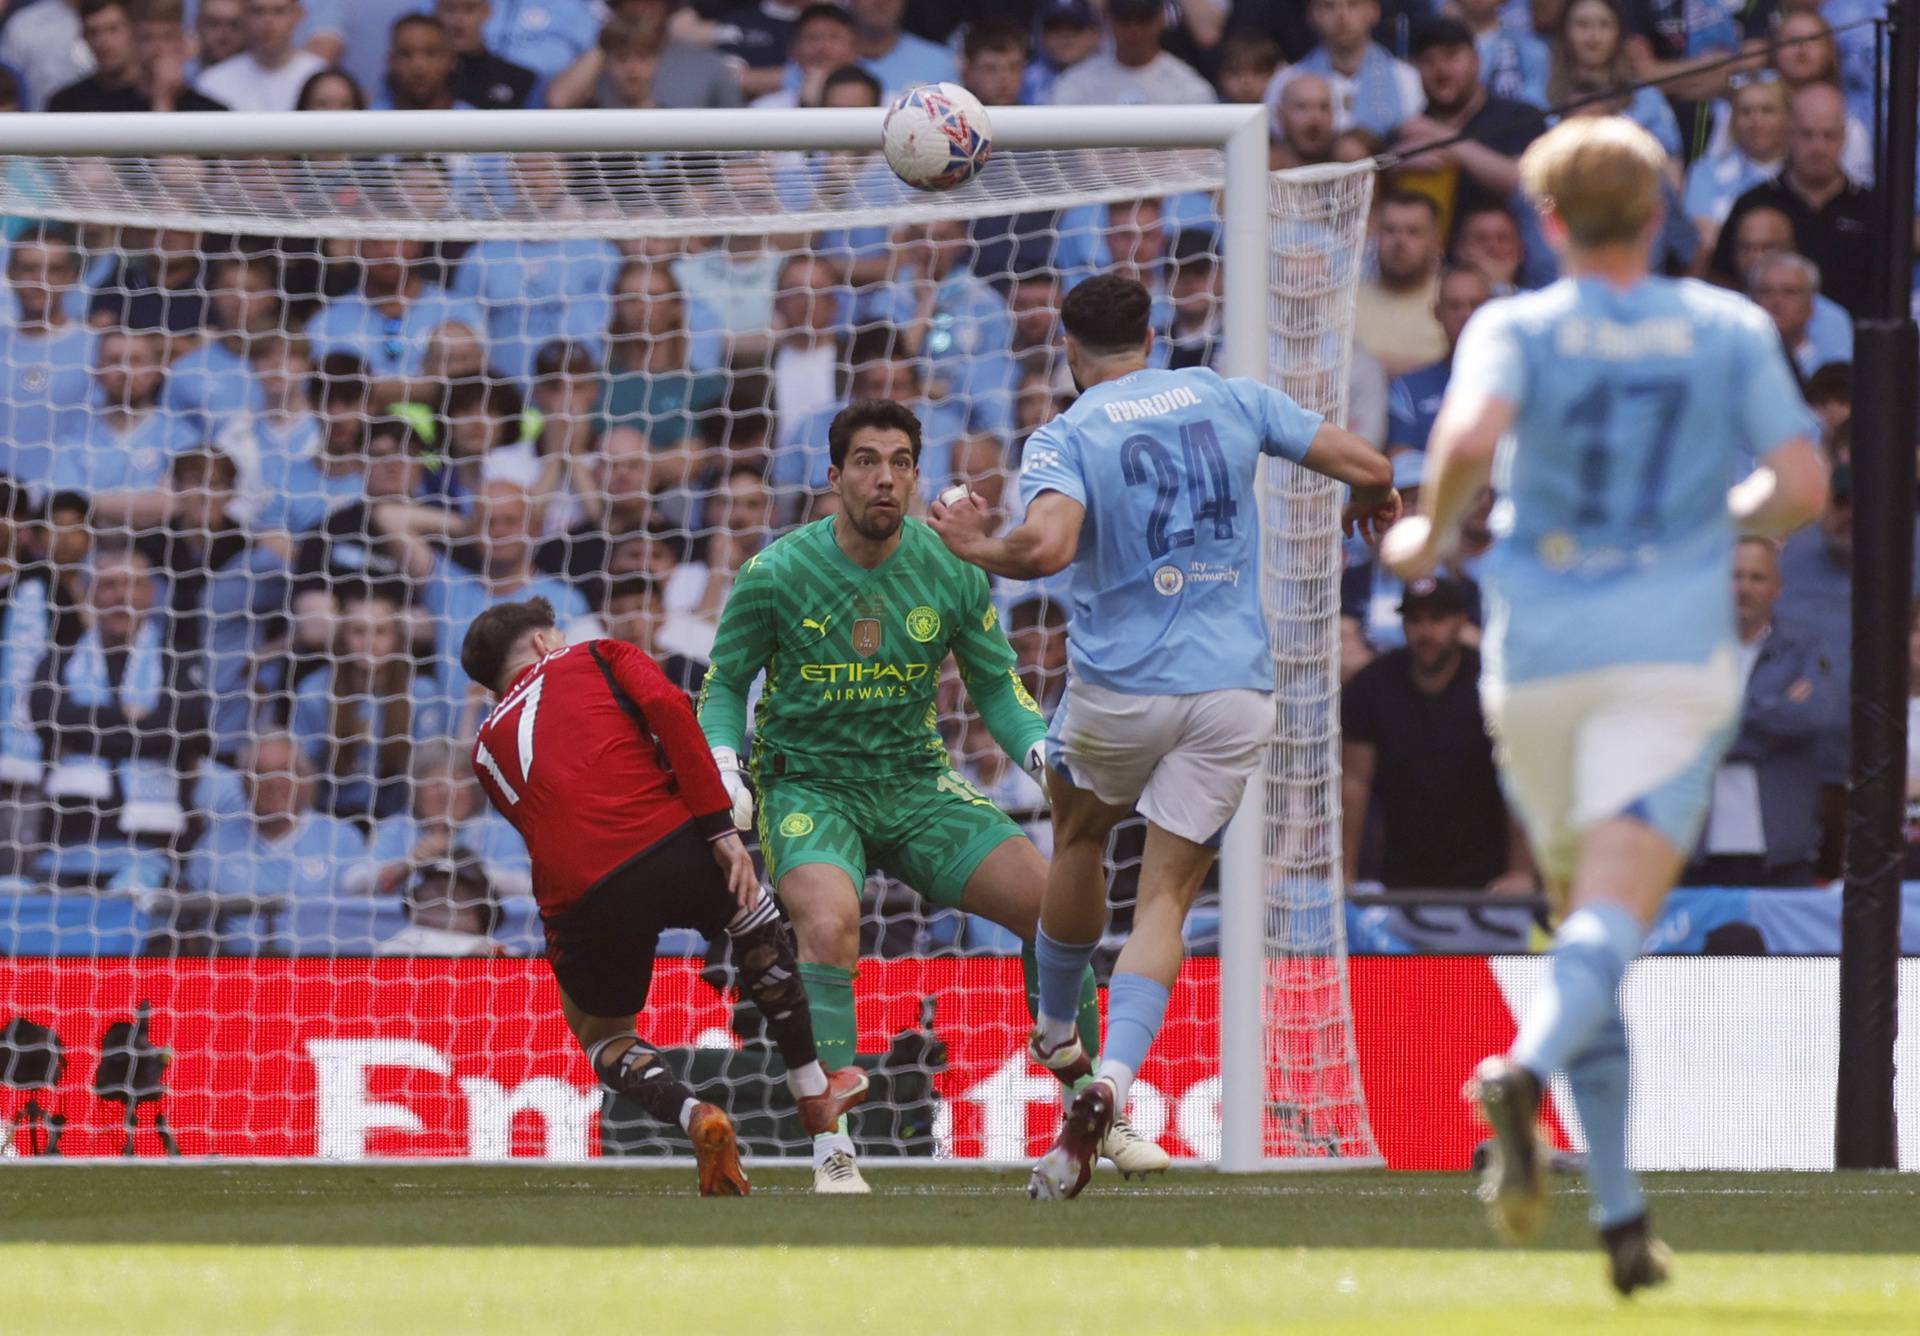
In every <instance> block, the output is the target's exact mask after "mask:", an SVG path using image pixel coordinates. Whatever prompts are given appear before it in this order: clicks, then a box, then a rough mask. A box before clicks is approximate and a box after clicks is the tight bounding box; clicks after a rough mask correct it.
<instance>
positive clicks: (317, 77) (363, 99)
mask: <svg viewBox="0 0 1920 1336" xmlns="http://www.w3.org/2000/svg"><path fill="white" fill-rule="evenodd" d="M322 79H344V80H345V81H346V85H347V91H348V92H350V93H352V94H353V109H354V110H355V111H365V110H366V109H367V95H366V94H365V93H363V92H361V91H360V84H359V81H358V80H356V79H355V78H354V77H353V76H352V75H351V74H348V73H347V72H346V71H345V70H343V69H341V68H340V67H339V66H338V65H329V66H327V67H326V68H325V69H324V70H315V71H314V72H313V73H312V74H309V75H308V76H307V81H306V82H305V83H303V84H301V85H300V96H298V97H296V98H295V99H294V100H293V109H294V110H295V111H307V110H309V108H308V106H307V99H308V98H310V97H312V96H313V90H314V86H315V85H316V84H318V83H319V82H320V81H321V80H322Z"/></svg>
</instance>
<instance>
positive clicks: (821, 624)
mask: <svg viewBox="0 0 1920 1336" xmlns="http://www.w3.org/2000/svg"><path fill="white" fill-rule="evenodd" d="M832 620H833V615H832V614H831V613H829V614H828V615H827V616H825V617H822V618H821V619H820V620H819V621H817V622H816V621H815V620H813V618H811V617H802V618H801V619H800V625H802V626H804V627H807V628H808V629H809V630H814V631H818V632H819V633H820V638H821V639H822V640H824V639H826V635H827V623H828V622H831V621H832Z"/></svg>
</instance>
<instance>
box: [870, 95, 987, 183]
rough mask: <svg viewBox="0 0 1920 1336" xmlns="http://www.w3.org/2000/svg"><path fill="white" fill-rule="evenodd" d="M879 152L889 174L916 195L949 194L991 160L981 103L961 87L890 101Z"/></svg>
mask: <svg viewBox="0 0 1920 1336" xmlns="http://www.w3.org/2000/svg"><path fill="white" fill-rule="evenodd" d="M880 147H881V149H882V150H883V151H884V152H885V153H886V155H887V165H888V166H889V167H891V168H893V174H894V175H895V176H897V177H899V178H900V179H901V180H902V181H905V182H906V183H907V184H908V185H910V186H912V187H913V188H914V189H916V190H951V189H953V188H954V187H955V186H958V185H965V184H966V183H967V182H968V181H971V180H973V178H974V177H975V176H978V175H979V174H980V169H981V168H982V167H985V166H986V165H987V159H988V158H989V157H991V156H993V125H992V123H991V122H990V121H988V119H987V109H986V108H985V107H983V106H981V105H980V99H979V98H977V97H975V96H974V95H973V94H972V93H969V92H968V91H967V90H966V89H964V88H962V87H961V86H960V85H959V84H951V83H937V84H920V85H918V86H916V87H913V88H909V89H908V90H907V91H906V92H904V93H902V94H901V95H900V96H899V97H897V98H895V99H894V100H893V105H892V106H890V107H888V108H887V116H886V119H885V120H884V121H882V122H881V129H880Z"/></svg>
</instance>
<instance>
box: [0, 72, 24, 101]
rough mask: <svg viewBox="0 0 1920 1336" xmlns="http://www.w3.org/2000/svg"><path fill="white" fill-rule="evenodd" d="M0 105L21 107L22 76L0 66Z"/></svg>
mask: <svg viewBox="0 0 1920 1336" xmlns="http://www.w3.org/2000/svg"><path fill="white" fill-rule="evenodd" d="M0 103H10V104H11V105H13V106H16V107H17V106H19V105H20V76H19V75H17V74H15V73H14V72H13V71H12V70H10V69H8V68H7V67H6V66H5V65H0Z"/></svg>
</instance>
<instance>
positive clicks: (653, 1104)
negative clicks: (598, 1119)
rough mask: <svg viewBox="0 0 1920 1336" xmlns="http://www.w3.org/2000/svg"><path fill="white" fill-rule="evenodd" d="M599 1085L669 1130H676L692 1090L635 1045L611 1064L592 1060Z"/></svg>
mask: <svg viewBox="0 0 1920 1336" xmlns="http://www.w3.org/2000/svg"><path fill="white" fill-rule="evenodd" d="M593 1067H594V1070H595V1071H596V1072H598V1073H599V1076H600V1083H601V1084H602V1085H604V1086H606V1088H607V1089H609V1090H611V1091H613V1092H614V1093H615V1094H616V1095H625V1096H627V1097H628V1098H629V1099H631V1100H632V1101H633V1102H634V1103H636V1104H638V1105H639V1106H640V1107H641V1108H642V1109H643V1110H645V1111H646V1114H647V1116H648V1117H650V1118H656V1119H658V1120H659V1121H661V1122H663V1123H666V1124H667V1125H668V1126H669V1127H678V1126H680V1110H682V1109H684V1108H685V1107H686V1106H687V1101H688V1100H690V1099H692V1098H693V1097H694V1095H693V1089H692V1087H690V1086H688V1085H687V1083H686V1082H684V1081H682V1080H680V1079H679V1078H678V1077H676V1076H674V1074H673V1073H672V1072H670V1071H668V1070H667V1065H666V1064H665V1063H664V1062H662V1061H660V1055H659V1054H658V1053H655V1052H653V1051H652V1050H651V1049H649V1048H647V1047H646V1046H645V1045H644V1044H641V1043H639V1042H638V1041H636V1042H634V1043H633V1044H631V1045H629V1046H628V1048H627V1050H626V1051H625V1052H624V1053H622V1054H621V1055H620V1056H619V1057H617V1058H614V1059H612V1060H611V1061H605V1062H603V1061H602V1060H600V1059H598V1058H595V1059H594V1063H593Z"/></svg>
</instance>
